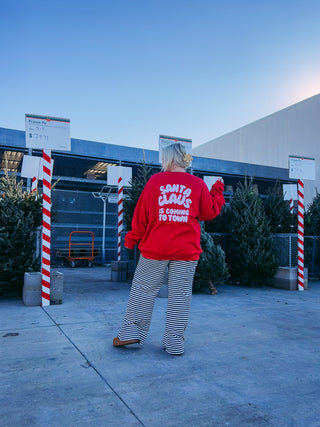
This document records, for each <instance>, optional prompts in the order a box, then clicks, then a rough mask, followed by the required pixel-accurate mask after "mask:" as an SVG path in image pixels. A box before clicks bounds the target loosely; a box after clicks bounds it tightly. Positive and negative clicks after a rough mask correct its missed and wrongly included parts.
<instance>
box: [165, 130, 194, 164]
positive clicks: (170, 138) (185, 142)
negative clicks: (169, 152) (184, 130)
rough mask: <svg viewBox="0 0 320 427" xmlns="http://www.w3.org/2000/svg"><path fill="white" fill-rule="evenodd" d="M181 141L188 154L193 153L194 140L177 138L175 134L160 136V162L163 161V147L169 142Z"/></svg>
mask: <svg viewBox="0 0 320 427" xmlns="http://www.w3.org/2000/svg"><path fill="white" fill-rule="evenodd" d="M175 142H179V143H180V144H182V145H183V146H184V147H185V149H186V152H187V153H188V154H192V140H191V139H184V138H176V137H175V136H164V135H160V136H159V163H160V164H161V163H162V149H163V148H164V147H166V146H167V145H169V144H173V143H175Z"/></svg>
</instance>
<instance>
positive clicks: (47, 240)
mask: <svg viewBox="0 0 320 427" xmlns="http://www.w3.org/2000/svg"><path fill="white" fill-rule="evenodd" d="M42 238H43V240H45V241H46V242H48V243H51V239H50V237H49V236H47V235H46V234H42Z"/></svg>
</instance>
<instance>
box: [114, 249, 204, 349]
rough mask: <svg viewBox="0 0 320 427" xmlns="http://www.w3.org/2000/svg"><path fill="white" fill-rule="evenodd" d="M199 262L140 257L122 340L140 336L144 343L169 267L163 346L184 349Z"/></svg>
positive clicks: (123, 325)
mask: <svg viewBox="0 0 320 427" xmlns="http://www.w3.org/2000/svg"><path fill="white" fill-rule="evenodd" d="M197 263H198V261H158V260H151V259H147V258H144V257H143V256H140V259H139V263H138V265H137V269H136V271H135V274H134V278H133V282H132V287H131V291H130V296H129V301H128V305H127V310H126V313H125V316H124V319H123V323H122V327H121V329H120V331H119V333H118V337H119V339H120V340H132V339H139V340H140V344H143V343H144V341H145V339H146V337H147V334H148V331H149V327H150V322H151V317H152V311H153V306H154V302H155V298H156V296H157V294H158V292H159V290H160V287H161V284H162V283H163V281H164V278H165V274H166V269H167V267H168V307H167V316H166V327H165V333H164V338H163V342H162V344H163V347H164V348H165V350H166V351H167V352H168V353H170V354H182V353H183V352H184V331H185V329H186V327H187V325H188V319H189V312H190V305H191V298H192V281H193V276H194V272H195V269H196V266H197Z"/></svg>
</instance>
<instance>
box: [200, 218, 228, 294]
mask: <svg viewBox="0 0 320 427" xmlns="http://www.w3.org/2000/svg"><path fill="white" fill-rule="evenodd" d="M201 248H202V250H203V252H202V253H201V255H200V259H199V262H198V265H197V269H196V272H195V276H194V280H193V290H194V291H201V290H204V289H208V288H209V289H210V293H211V294H212V295H214V294H215V293H217V290H216V287H215V286H216V285H217V284H220V283H222V282H223V281H225V280H226V279H227V278H228V277H229V273H228V268H227V265H226V262H225V253H224V251H223V250H222V249H221V246H219V245H215V244H214V241H213V238H212V237H211V236H210V234H209V233H207V232H206V231H205V228H204V225H203V224H201Z"/></svg>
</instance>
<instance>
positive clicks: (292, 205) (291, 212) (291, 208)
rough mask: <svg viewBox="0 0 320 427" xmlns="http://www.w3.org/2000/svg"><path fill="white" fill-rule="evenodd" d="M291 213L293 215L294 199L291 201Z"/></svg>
mask: <svg viewBox="0 0 320 427" xmlns="http://www.w3.org/2000/svg"><path fill="white" fill-rule="evenodd" d="M290 213H291V215H293V199H290Z"/></svg>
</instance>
